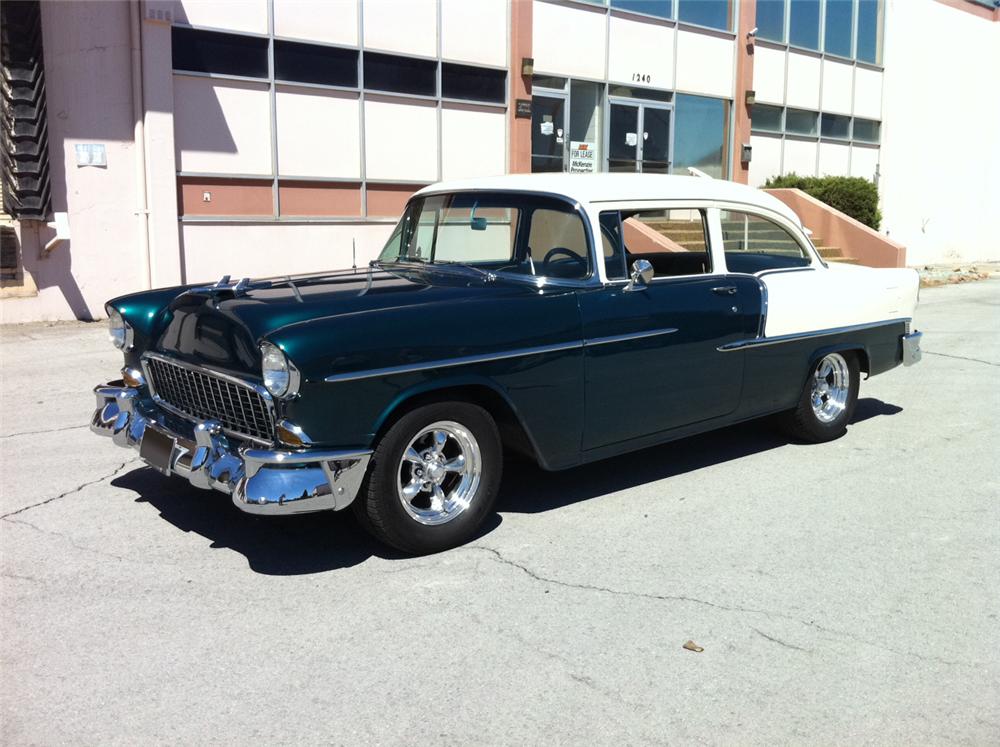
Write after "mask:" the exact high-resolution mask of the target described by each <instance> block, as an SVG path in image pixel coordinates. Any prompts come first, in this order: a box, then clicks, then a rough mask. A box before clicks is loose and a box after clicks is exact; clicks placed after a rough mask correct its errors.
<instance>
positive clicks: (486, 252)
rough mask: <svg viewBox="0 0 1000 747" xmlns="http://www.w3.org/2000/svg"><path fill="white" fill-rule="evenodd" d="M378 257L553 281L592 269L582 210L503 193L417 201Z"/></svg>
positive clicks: (551, 200)
mask: <svg viewBox="0 0 1000 747" xmlns="http://www.w3.org/2000/svg"><path fill="white" fill-rule="evenodd" d="M526 222H527V224H528V225H527V226H524V223H526ZM519 236H520V237H522V239H521V240H520V241H519V240H518V237H519ZM525 238H526V239H527V240H526V241H525V240H524V239H525ZM379 260H380V261H381V262H384V263H386V264H393V263H397V262H401V263H409V264H412V263H420V264H425V265H433V264H444V265H468V266H471V267H475V268H478V269H480V270H482V269H489V270H493V271H495V272H501V271H502V272H509V273H514V274H515V275H531V276H545V277H552V278H572V279H579V278H584V277H587V275H588V274H589V273H590V248H589V244H588V241H587V233H586V229H585V228H584V223H583V220H582V218H581V217H580V215H579V214H578V213H577V212H576V211H575V210H573V209H572V208H571V207H570V206H569V205H568V204H566V203H564V202H562V201H561V200H557V199H554V198H550V197H544V196H539V195H529V194H509V193H500V192H467V193H463V192H458V193H454V194H445V195H431V196H429V197H424V198H416V199H413V200H410V203H409V204H408V205H407V206H406V210H405V211H404V213H403V217H402V218H401V219H400V221H399V224H398V225H397V226H396V229H395V230H394V231H393V233H392V236H391V237H390V238H389V241H388V242H386V245H385V248H383V249H382V253H381V254H380V255H379Z"/></svg>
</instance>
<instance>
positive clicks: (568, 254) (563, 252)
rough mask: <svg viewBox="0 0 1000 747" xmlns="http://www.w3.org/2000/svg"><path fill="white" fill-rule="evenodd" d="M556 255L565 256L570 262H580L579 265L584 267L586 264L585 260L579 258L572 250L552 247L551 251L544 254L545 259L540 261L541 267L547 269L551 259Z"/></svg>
mask: <svg viewBox="0 0 1000 747" xmlns="http://www.w3.org/2000/svg"><path fill="white" fill-rule="evenodd" d="M557 255H565V256H566V257H567V258H568V259H569V260H571V261H575V262H580V263H581V264H584V265H586V264H587V258H586V257H581V256H580V255H579V254H577V253H576V252H574V251H573V250H572V249H567V248H566V247H564V246H554V247H552V248H551V249H549V250H548V251H547V252H545V258H544V259H543V260H542V265H543V266H544V267H548V265H549V262H550V261H551V260H552V259H553V257H555V256H557Z"/></svg>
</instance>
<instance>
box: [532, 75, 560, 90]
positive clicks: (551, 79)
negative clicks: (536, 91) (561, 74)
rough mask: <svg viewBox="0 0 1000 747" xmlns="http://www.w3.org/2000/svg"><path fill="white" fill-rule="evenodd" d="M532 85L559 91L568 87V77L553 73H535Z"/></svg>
mask: <svg viewBox="0 0 1000 747" xmlns="http://www.w3.org/2000/svg"><path fill="white" fill-rule="evenodd" d="M531 85H532V86H537V87H539V88H554V89H556V90H557V91H563V90H565V89H566V79H565V78H557V77H555V76H552V75H535V76H532V78H531Z"/></svg>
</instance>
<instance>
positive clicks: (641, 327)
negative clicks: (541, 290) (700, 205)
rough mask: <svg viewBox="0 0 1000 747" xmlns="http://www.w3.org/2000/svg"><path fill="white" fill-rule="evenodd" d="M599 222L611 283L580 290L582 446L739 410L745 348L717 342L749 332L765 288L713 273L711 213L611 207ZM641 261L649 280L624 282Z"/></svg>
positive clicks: (745, 279)
mask: <svg viewBox="0 0 1000 747" xmlns="http://www.w3.org/2000/svg"><path fill="white" fill-rule="evenodd" d="M600 224H601V231H602V239H603V243H604V255H605V267H606V270H607V275H608V277H609V282H607V283H606V284H605V285H604V286H603V287H595V288H593V289H587V290H583V291H580V294H579V299H580V311H581V316H582V321H583V330H584V338H585V343H584V352H585V355H584V366H585V377H586V381H585V393H586V415H585V425H584V441H583V448H584V450H588V449H596V448H600V447H603V446H609V445H611V444H615V443H620V442H623V441H628V440H630V439H635V438H641V437H644V436H649V435H652V434H656V433H660V432H663V431H669V430H671V429H674V428H680V427H682V426H686V425H690V424H692V423H697V422H699V421H703V420H708V419H711V418H718V417H722V416H725V415H728V414H729V413H731V412H733V411H734V410H735V409H736V408H737V406H738V405H739V400H740V390H741V387H742V380H743V354H742V353H741V352H738V351H736V352H721V351H719V350H718V348H719V346H721V345H724V344H726V343H728V342H734V341H736V340H740V339H743V338H745V337H746V336H747V335H748V333H750V334H752V333H753V330H752V329H751V328H752V327H753V325H754V324H755V323H756V320H757V319H758V318H759V317H758V316H757V314H758V313H759V290H758V286H757V284H756V281H755V280H754V279H753V278H748V277H742V278H740V277H733V276H730V277H727V276H726V275H725V274H724V273H723V272H717V271H715V269H714V266H713V260H712V253H711V252H710V251H709V241H708V234H709V232H708V221H707V211H706V210H662V209H660V210H642V211H628V210H622V211H617V210H616V211H607V212H604V213H602V214H601V220H600ZM637 259H646V261H648V262H650V263H651V264H652V265H653V267H654V277H653V279H652V280H651V281H650V282H649V283H648V285H645V286H641V285H639V286H633V285H629V284H628V283H627V282H626V280H624V275H625V272H626V268H628V267H631V266H632V264H633V263H634V262H635V261H636V260H637ZM754 329H755V328H754Z"/></svg>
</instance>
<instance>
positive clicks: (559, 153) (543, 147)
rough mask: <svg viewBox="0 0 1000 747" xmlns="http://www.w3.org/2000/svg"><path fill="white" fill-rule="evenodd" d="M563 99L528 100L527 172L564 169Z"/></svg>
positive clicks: (543, 98) (564, 111) (553, 97)
mask: <svg viewBox="0 0 1000 747" xmlns="http://www.w3.org/2000/svg"><path fill="white" fill-rule="evenodd" d="M565 150H566V98H565V97H556V96H534V97H532V99H531V171H532V172H539V171H564V168H563V161H564V159H563V155H564V153H565Z"/></svg>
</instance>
